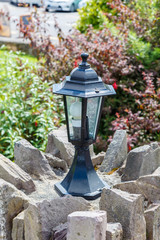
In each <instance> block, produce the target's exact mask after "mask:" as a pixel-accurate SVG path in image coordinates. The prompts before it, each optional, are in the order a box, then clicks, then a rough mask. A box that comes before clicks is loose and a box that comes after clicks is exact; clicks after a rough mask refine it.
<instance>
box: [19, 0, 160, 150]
mask: <svg viewBox="0 0 160 240" xmlns="http://www.w3.org/2000/svg"><path fill="white" fill-rule="evenodd" d="M118 3H119V4H122V3H121V1H120V0H116V1H114V3H112V5H111V3H109V4H110V7H111V8H115V9H116V14H115V16H112V18H113V17H114V19H115V21H116V24H117V27H118V29H119V32H120V33H121V36H120V37H118V36H115V34H112V32H111V30H110V29H108V28H106V27H105V28H104V29H103V30H98V31H95V30H93V28H92V27H89V29H88V31H87V32H86V33H85V34H81V33H80V32H79V31H78V30H74V31H73V32H71V33H70V35H68V36H63V33H62V31H61V29H60V28H59V27H58V24H57V23H56V21H55V28H56V29H57V36H58V39H59V44H57V45H54V44H53V43H52V41H51V38H50V36H48V35H47V34H46V27H47V26H46V25H44V28H43V27H42V26H41V24H40V23H41V20H40V19H41V17H40V16H39V15H38V13H37V12H36V13H34V17H33V19H34V21H33V22H31V23H30V26H29V27H28V28H27V29H24V30H23V33H24V36H25V38H28V39H29V40H30V46H31V47H32V48H33V49H34V50H36V52H37V56H38V59H39V68H38V74H39V75H40V76H41V77H42V79H44V80H47V81H51V82H59V81H63V80H64V78H65V76H66V75H69V74H70V72H71V71H72V69H73V68H74V67H77V66H78V64H79V63H80V61H81V59H80V55H81V53H82V52H87V53H88V54H89V59H88V62H89V63H90V64H91V66H92V67H93V68H94V69H95V71H96V72H97V73H98V75H99V76H101V77H102V79H103V81H104V82H105V83H107V84H113V87H114V88H115V90H116V91H117V96H116V97H113V98H109V100H108V99H106V102H105V107H104V109H107V115H104V112H105V111H103V115H102V124H101V127H100V134H101V135H102V136H103V138H106V139H108V136H109V135H110V134H111V133H112V134H113V132H114V131H115V130H117V129H126V130H127V133H128V146H129V149H130V148H131V147H133V146H135V145H140V144H142V143H145V142H150V141H155V140H158V141H159V140H160V108H159V107H160V96H159V95H160V93H159V91H160V90H159V75H160V73H158V72H156V71H153V69H152V70H151V71H149V70H145V69H144V66H143V65H142V64H141V62H139V61H138V60H137V59H136V58H135V57H133V56H131V55H129V53H128V51H127V47H128V44H129V43H128V38H127V34H128V33H127V32H128V29H129V26H130V27H131V25H133V28H134V29H135V31H136V33H138V32H139V35H141V34H143V31H144V28H143V27H142V25H143V24H142V23H141V22H140V18H137V15H135V14H134V12H132V11H131V12H129V9H128V8H125V6H122V5H118ZM44 18H45V16H44ZM44 18H43V22H44V23H45V22H46V21H45V20H44ZM138 20H139V22H138ZM127 21H128V22H127ZM126 22H127V23H126ZM124 27H125V28H124ZM33 29H34V31H33ZM31 30H32V31H31ZM106 116H107V119H106ZM111 121H112V128H111ZM104 126H105V127H104ZM97 141H98V142H99V143H101V138H98V140H97Z"/></svg>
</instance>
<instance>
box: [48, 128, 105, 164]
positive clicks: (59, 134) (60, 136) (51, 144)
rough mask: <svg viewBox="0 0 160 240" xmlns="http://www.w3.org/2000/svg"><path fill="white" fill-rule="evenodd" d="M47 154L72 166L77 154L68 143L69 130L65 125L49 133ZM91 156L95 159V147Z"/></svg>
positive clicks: (91, 148) (91, 150) (91, 149)
mask: <svg viewBox="0 0 160 240" xmlns="http://www.w3.org/2000/svg"><path fill="white" fill-rule="evenodd" d="M46 153H50V154H52V155H53V156H56V157H59V158H61V159H63V160H65V161H66V163H67V165H68V166H71V164H72V162H73V158H74V154H75V148H74V146H73V145H72V143H70V142H68V136H67V129H66V126H65V125H63V126H62V127H60V128H59V129H56V130H53V131H51V132H50V133H49V135H48V143H47V147H46ZM90 154H91V157H92V156H93V157H95V155H94V152H93V145H91V146H90ZM99 158H100V156H99ZM94 161H95V160H94Z"/></svg>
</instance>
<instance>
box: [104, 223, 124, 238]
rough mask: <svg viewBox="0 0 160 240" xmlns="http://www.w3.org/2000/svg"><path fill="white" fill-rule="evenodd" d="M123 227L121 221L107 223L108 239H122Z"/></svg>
mask: <svg viewBox="0 0 160 240" xmlns="http://www.w3.org/2000/svg"><path fill="white" fill-rule="evenodd" d="M122 239H123V229H122V225H121V224H120V223H107V231H106V240H122Z"/></svg>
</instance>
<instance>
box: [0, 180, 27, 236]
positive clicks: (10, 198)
mask: <svg viewBox="0 0 160 240" xmlns="http://www.w3.org/2000/svg"><path fill="white" fill-rule="evenodd" d="M0 188H1V190H0V239H3V240H12V238H11V233H12V220H13V218H14V217H15V216H16V215H18V213H19V212H21V211H23V209H25V208H27V206H28V202H29V199H28V197H27V196H26V195H25V194H24V193H23V192H22V191H19V190H18V189H17V188H16V187H15V186H13V185H12V184H10V183H8V182H6V181H4V180H3V179H0Z"/></svg>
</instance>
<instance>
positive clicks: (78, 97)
mask: <svg viewBox="0 0 160 240" xmlns="http://www.w3.org/2000/svg"><path fill="white" fill-rule="evenodd" d="M81 57H82V63H81V64H79V67H77V68H75V69H74V70H73V71H72V72H71V74H70V76H68V77H66V80H65V81H64V82H63V83H61V84H54V85H53V93H56V94H61V95H63V98H64V106H65V115H66V122H67V132H68V140H69V142H71V143H72V144H74V145H75V156H74V160H73V163H72V166H71V168H70V170H69V172H68V174H67V175H66V177H65V178H64V180H63V181H62V182H61V183H56V184H55V188H56V190H57V191H58V192H59V193H60V194H61V195H67V194H71V195H73V196H81V197H84V198H86V199H96V198H97V197H99V196H100V194H101V191H102V188H103V187H104V186H107V187H108V188H109V186H108V185H107V184H106V183H105V182H103V181H102V180H101V179H100V178H99V176H98V175H97V173H96V171H95V170H94V167H93V165H92V162H91V157H90V152H89V145H90V144H92V143H94V142H95V141H96V137H97V132H98V127H99V122H100V116H101V112H102V107H103V102H104V96H107V95H113V94H116V93H115V91H114V88H113V87H112V86H111V85H105V84H104V83H103V82H102V79H101V78H100V77H98V76H97V73H96V72H95V71H94V70H93V69H92V68H90V65H89V64H88V63H87V58H88V54H86V53H83V54H81Z"/></svg>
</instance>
